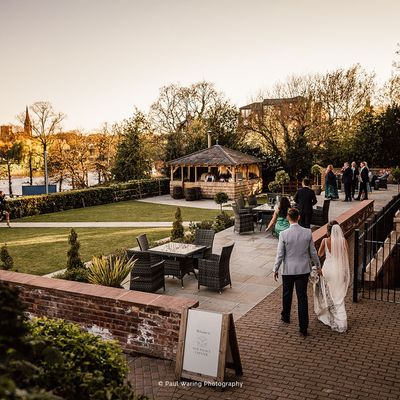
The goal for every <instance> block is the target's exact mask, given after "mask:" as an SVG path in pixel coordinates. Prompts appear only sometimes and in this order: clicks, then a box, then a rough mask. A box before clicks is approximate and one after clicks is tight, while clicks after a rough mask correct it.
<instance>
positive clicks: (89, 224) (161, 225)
mask: <svg viewBox="0 0 400 400" xmlns="http://www.w3.org/2000/svg"><path fill="white" fill-rule="evenodd" d="M10 225H11V228H170V227H172V222H159V221H158V222H12V221H11V222H10ZM183 226H189V222H183ZM0 228H7V225H6V224H5V223H0Z"/></svg>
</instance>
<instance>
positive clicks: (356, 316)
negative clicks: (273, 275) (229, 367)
mask: <svg viewBox="0 0 400 400" xmlns="http://www.w3.org/2000/svg"><path fill="white" fill-rule="evenodd" d="M294 297H295V296H294ZM311 302H312V297H311V295H310V297H309V303H310V306H312V303H311ZM346 304H347V311H348V322H349V330H348V332H347V333H345V334H338V333H335V332H332V331H331V330H330V329H329V328H328V327H326V326H324V325H323V324H322V323H320V322H318V321H317V320H316V318H315V317H314V316H313V314H312V308H311V307H310V317H311V320H310V328H309V336H308V337H307V338H303V337H300V336H299V334H298V323H297V312H296V308H297V305H296V301H294V303H293V310H292V323H291V324H290V325H286V324H284V323H283V322H281V321H280V318H279V317H280V308H281V288H279V289H277V290H275V291H274V292H273V293H271V294H270V295H269V296H267V297H266V298H265V299H264V300H262V301H261V302H260V303H259V304H258V305H257V306H256V307H254V308H253V309H252V310H251V311H249V312H248V313H247V314H246V315H244V316H243V317H241V318H240V319H239V320H238V321H237V322H236V329H237V334H238V340H239V346H240V352H241V358H242V364H243V371H244V375H243V376H242V377H235V376H233V375H229V376H228V378H229V379H230V380H233V381H235V380H237V381H239V382H241V383H243V386H242V387H241V388H240V387H235V388H227V389H226V390H225V391H222V392H221V391H218V390H216V389H215V388H210V387H201V388H199V387H196V386H191V387H182V386H179V387H176V386H173V387H171V386H166V385H167V384H168V383H167V382H172V384H174V367H175V365H174V363H173V362H171V361H165V360H159V359H151V358H147V357H138V358H129V365H130V371H131V372H130V376H129V379H130V380H131V382H132V383H133V384H134V386H135V388H136V393H137V394H146V395H148V396H149V397H150V398H154V399H159V400H167V399H168V400H169V399H203V400H206V399H271V400H272V399H274V400H275V399H276V400H278V399H279V400H281V399H282V400H283V399H343V398H347V399H376V400H384V399H400V305H399V304H393V303H387V302H382V301H375V300H366V299H363V300H361V301H360V303H358V304H353V303H352V302H351V300H350V297H349V298H348V300H347V303H346ZM159 382H162V385H160V384H159Z"/></svg>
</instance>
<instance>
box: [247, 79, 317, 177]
mask: <svg viewBox="0 0 400 400" xmlns="http://www.w3.org/2000/svg"><path fill="white" fill-rule="evenodd" d="M267 97H270V98H269V99H266V100H263V101H260V102H256V103H253V105H252V106H251V109H250V110H248V109H245V110H243V112H242V115H241V118H240V130H241V131H242V132H243V135H246V139H247V140H250V141H253V142H254V141H256V140H257V139H258V141H260V139H261V141H262V144H263V147H264V149H265V150H266V152H267V153H268V154H271V155H272V154H273V155H274V157H275V158H277V159H279V160H281V162H282V166H283V167H284V168H285V169H287V170H288V171H289V173H290V175H291V176H294V177H297V176H298V175H299V176H301V175H302V174H304V171H305V170H307V171H308V169H307V165H308V164H309V163H310V162H312V160H310V155H309V153H310V152H312V147H311V144H313V147H315V146H318V145H319V141H320V140H322V139H321V132H320V129H319V126H320V124H321V120H322V113H321V105H320V104H319V103H318V102H317V101H316V100H315V98H314V95H313V92H312V85H311V79H310V77H301V76H300V77H299V76H292V77H290V78H288V80H287V81H286V82H284V83H278V84H276V85H275V86H274V87H273V89H272V91H271V92H269V93H267Z"/></svg>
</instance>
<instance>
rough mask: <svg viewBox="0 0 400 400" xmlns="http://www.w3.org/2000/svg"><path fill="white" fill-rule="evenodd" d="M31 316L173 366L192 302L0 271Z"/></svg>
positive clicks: (0, 274)
mask: <svg viewBox="0 0 400 400" xmlns="http://www.w3.org/2000/svg"><path fill="white" fill-rule="evenodd" d="M0 281H4V282H7V283H9V284H11V285H13V286H16V287H17V288H18V289H19V290H20V298H21V300H22V301H23V303H24V304H25V306H26V307H27V311H28V312H29V313H30V315H32V316H37V317H39V316H46V317H49V318H62V319H65V320H67V321H71V322H75V323H77V324H79V325H80V326H82V327H83V328H84V329H86V330H87V331H89V332H92V333H95V334H98V335H100V336H102V337H103V338H104V339H115V340H118V342H119V343H120V344H121V346H122V349H123V351H124V352H125V353H128V354H137V353H139V354H146V355H150V356H153V357H158V358H163V359H167V360H174V359H175V355H176V351H177V346H178V336H179V327H180V321H181V315H182V312H183V310H185V309H187V308H192V307H197V306H198V304H199V303H198V301H196V300H190V299H182V298H177V297H171V296H166V295H158V294H153V293H144V292H136V291H132V290H125V289H116V288H110V287H105V286H99V285H92V284H89V283H80V282H71V281H66V280H61V279H53V278H45V277H41V276H35V275H29V274H22V273H18V272H11V271H3V270H0Z"/></svg>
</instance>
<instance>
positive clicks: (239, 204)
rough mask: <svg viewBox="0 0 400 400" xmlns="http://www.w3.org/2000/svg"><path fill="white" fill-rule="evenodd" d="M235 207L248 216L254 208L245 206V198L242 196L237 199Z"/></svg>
mask: <svg viewBox="0 0 400 400" xmlns="http://www.w3.org/2000/svg"><path fill="white" fill-rule="evenodd" d="M235 205H236V207H237V209H238V211H239V213H240V214H248V213H251V212H252V207H246V206H245V202H244V198H243V197H242V196H239V197H238V198H237V199H235Z"/></svg>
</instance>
